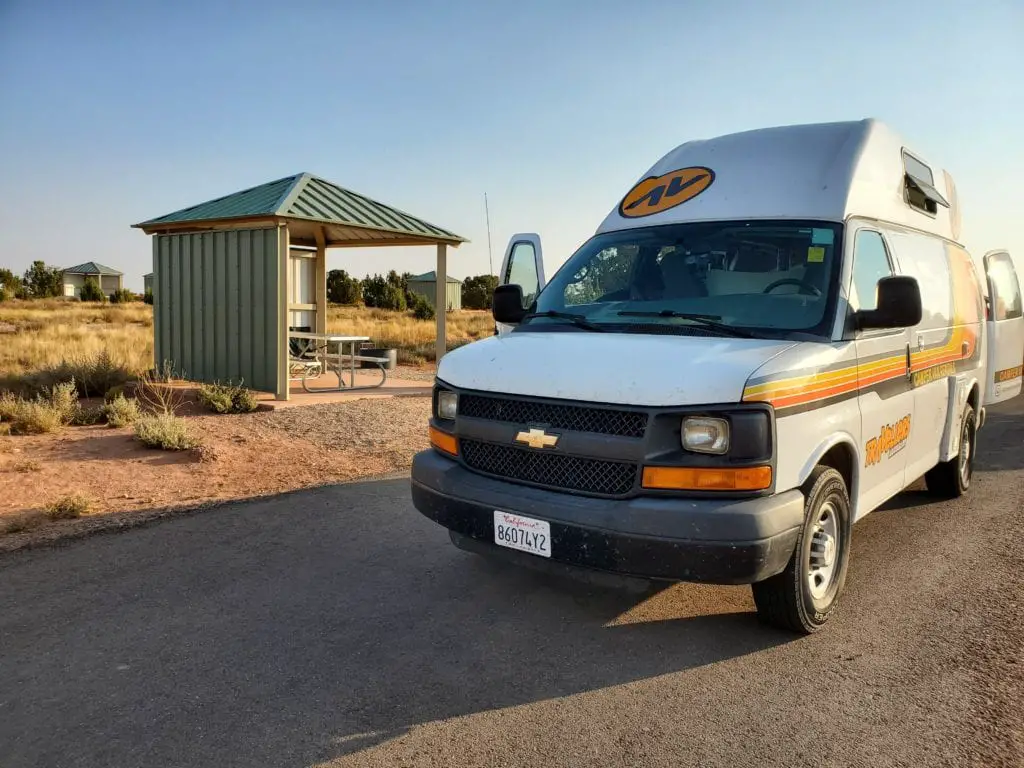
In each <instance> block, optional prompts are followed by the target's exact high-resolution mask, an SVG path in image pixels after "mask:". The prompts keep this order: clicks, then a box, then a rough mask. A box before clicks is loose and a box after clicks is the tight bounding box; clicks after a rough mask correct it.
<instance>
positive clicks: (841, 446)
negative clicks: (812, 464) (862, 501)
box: [818, 443, 856, 499]
mask: <svg viewBox="0 0 1024 768" xmlns="http://www.w3.org/2000/svg"><path fill="white" fill-rule="evenodd" d="M818 464H821V465H823V466H826V467H832V469H834V470H836V471H837V472H838V473H839V474H840V475H842V476H843V481H844V482H845V483H846V492H847V493H849V494H850V498H851V499H852V498H854V487H853V484H854V480H856V477H855V476H854V472H855V469H854V467H856V462H855V458H854V454H853V449H852V448H851V447H850V446H849V445H848V444H846V443H836V444H835V445H833V446H832V447H831V448H829V449H828V451H827V452H826V453H825V455H824V456H822V457H821V459H819V460H818Z"/></svg>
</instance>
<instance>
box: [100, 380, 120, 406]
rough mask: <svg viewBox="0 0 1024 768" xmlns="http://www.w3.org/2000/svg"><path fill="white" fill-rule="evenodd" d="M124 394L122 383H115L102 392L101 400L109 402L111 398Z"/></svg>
mask: <svg viewBox="0 0 1024 768" xmlns="http://www.w3.org/2000/svg"><path fill="white" fill-rule="evenodd" d="M123 394H124V384H115V385H114V386H112V387H111V388H110V389H108V390H107V391H106V392H104V393H103V402H105V403H109V402H110V401H111V400H113V399H115V398H117V397H119V396H121V395H123Z"/></svg>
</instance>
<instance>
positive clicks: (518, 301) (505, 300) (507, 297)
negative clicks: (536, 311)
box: [491, 285, 527, 325]
mask: <svg viewBox="0 0 1024 768" xmlns="http://www.w3.org/2000/svg"><path fill="white" fill-rule="evenodd" d="M526 312H527V311H526V310H525V309H523V287H522V286H521V285H499V286H498V287H497V288H495V289H494V301H493V302H492V304H491V313H492V314H493V315H494V319H495V320H496V321H498V322H499V323H505V324H506V325H518V324H519V323H521V322H522V321H523V318H524V317H526Z"/></svg>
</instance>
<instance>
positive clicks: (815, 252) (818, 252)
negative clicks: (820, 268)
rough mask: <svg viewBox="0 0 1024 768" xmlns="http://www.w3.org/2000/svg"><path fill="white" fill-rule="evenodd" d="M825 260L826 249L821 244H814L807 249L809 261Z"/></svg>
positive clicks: (818, 261) (819, 261)
mask: <svg viewBox="0 0 1024 768" xmlns="http://www.w3.org/2000/svg"><path fill="white" fill-rule="evenodd" d="M824 260H825V249H824V248H822V247H821V246H820V245H812V246H811V247H810V248H808V249H807V261H808V262H811V263H814V264H820V263H821V262H823V261H824Z"/></svg>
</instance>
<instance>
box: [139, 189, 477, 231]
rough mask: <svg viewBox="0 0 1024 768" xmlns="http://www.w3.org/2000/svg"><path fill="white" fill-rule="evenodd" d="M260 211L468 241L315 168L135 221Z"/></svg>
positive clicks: (180, 220)
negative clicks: (341, 184)
mask: <svg viewBox="0 0 1024 768" xmlns="http://www.w3.org/2000/svg"><path fill="white" fill-rule="evenodd" d="M259 216H280V217H285V218H292V219H305V220H308V221H317V222H323V223H325V224H335V225H338V226H345V227H360V228H363V229H373V230H378V231H381V232H391V233H394V234H401V235H410V236H413V237H423V238H431V239H436V240H447V241H452V242H459V243H464V242H466V239H465V238H463V237H460V236H459V235H456V234H454V233H453V232H449V231H448V230H446V229H442V228H441V227H438V226H435V225H433V224H431V223H429V222H426V221H424V220H423V219H419V218H416V217H415V216H411V215H410V214H408V213H405V212H404V211H400V210H398V209H397V208H392V207H391V206H390V205H385V204H384V203H381V202H378V201H377V200H371V199H370V198H368V197H366V196H365V195H360V194H359V193H358V192H353V191H351V190H348V189H345V188H344V187H339V186H338V185H337V184H334V183H332V182H330V181H327V180H325V179H321V178H319V177H318V176H314V175H312V174H310V173H298V174H295V175H294V176H288V177H286V178H283V179H277V180H276V181H268V182H267V183H266V184H261V185H260V186H258V187H252V188H251V189H244V190H242V191H241V192H235V193H234V194H231V195H225V196H224V197H218V198H217V199H216V200H208V201H207V202H205V203H200V204H199V205H193V206H191V207H189V208H182V209H181V210H180V211H175V212H174V213H168V214H166V215H164V216H158V217H157V218H155V219H148V220H147V221H143V222H141V223H139V224H134V225H133V226H135V227H154V226H159V225H160V224H182V223H188V222H196V223H199V222H204V221H224V220H225V219H238V218H250V217H259Z"/></svg>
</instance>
